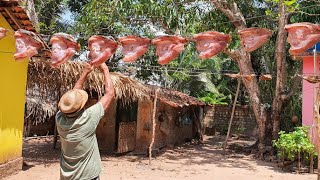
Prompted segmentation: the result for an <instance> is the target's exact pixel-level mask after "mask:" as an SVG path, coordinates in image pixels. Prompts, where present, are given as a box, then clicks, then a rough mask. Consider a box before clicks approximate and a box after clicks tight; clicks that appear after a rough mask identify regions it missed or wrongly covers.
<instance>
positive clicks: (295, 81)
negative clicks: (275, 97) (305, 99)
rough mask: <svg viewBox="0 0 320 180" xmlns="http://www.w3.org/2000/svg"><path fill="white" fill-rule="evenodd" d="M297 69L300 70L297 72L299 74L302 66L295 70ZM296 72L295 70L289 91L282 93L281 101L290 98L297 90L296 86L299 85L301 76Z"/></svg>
mask: <svg viewBox="0 0 320 180" xmlns="http://www.w3.org/2000/svg"><path fill="white" fill-rule="evenodd" d="M298 71H299V72H300V73H299V74H301V73H302V68H300V69H299V70H297V72H298ZM297 72H296V75H295V77H294V81H293V84H292V87H291V90H290V92H288V93H287V94H284V95H282V96H281V99H282V100H283V101H286V100H288V99H290V98H291V97H292V96H293V95H295V93H296V92H297V89H298V87H299V85H300V83H301V78H300V77H299V76H298V73H297Z"/></svg>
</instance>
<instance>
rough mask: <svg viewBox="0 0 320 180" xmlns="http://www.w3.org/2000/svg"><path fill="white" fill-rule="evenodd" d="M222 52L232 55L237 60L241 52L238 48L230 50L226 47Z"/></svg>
mask: <svg viewBox="0 0 320 180" xmlns="http://www.w3.org/2000/svg"><path fill="white" fill-rule="evenodd" d="M222 52H223V53H225V54H226V55H228V56H229V57H231V59H232V60H236V59H237V58H238V57H239V56H240V53H239V51H237V50H230V49H227V48H226V49H224V50H223V51H222Z"/></svg>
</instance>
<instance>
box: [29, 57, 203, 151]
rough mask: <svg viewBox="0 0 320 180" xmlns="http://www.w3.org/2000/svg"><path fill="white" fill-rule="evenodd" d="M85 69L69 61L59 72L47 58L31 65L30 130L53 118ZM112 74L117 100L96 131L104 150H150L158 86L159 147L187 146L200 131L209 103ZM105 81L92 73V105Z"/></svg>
mask: <svg viewBox="0 0 320 180" xmlns="http://www.w3.org/2000/svg"><path fill="white" fill-rule="evenodd" d="M82 70H83V62H79V61H70V62H67V63H65V64H63V65H61V67H60V68H56V69H55V68H52V67H51V66H50V64H49V63H47V62H46V61H43V60H39V59H35V60H32V61H30V62H29V69H28V80H27V106H26V117H27V121H28V124H29V126H30V125H31V124H37V123H40V122H45V121H47V120H48V119H49V117H54V115H55V113H56V112H57V102H58V100H59V99H60V97H61V95H62V94H63V93H65V92H66V91H68V90H69V89H71V88H72V87H73V86H74V84H75V82H76V81H77V80H78V78H79V76H80V74H81V72H82ZM110 74H111V79H112V81H113V84H114V88H115V98H114V100H113V102H112V106H110V108H109V109H108V110H107V112H106V115H105V117H104V118H102V120H101V121H100V124H99V126H98V128H97V130H96V133H97V138H98V143H99V148H100V149H101V150H104V151H107V152H114V151H116V152H118V153H123V152H128V151H133V150H134V151H136V152H144V153H145V152H146V150H147V149H148V146H149V144H150V141H151V137H152V131H151V129H150V127H151V124H152V112H153V110H154V107H153V101H154V92H155V89H157V88H160V92H159V95H158V101H157V102H158V105H157V107H156V119H157V121H156V124H157V127H156V137H155V145H154V147H155V148H159V147H162V146H164V145H167V144H177V143H181V142H184V141H185V139H187V138H193V137H195V134H199V131H201V122H202V117H203V108H202V107H203V106H205V103H203V102H201V101H199V100H198V99H196V98H193V97H190V96H188V95H186V94H184V93H181V92H178V91H174V90H170V89H166V88H162V87H156V86H149V85H143V84H141V83H140V82H138V81H136V80H133V79H131V78H129V77H127V76H124V75H122V74H120V73H110ZM103 82H104V81H103V75H102V73H101V72H100V71H99V70H98V69H95V70H94V71H93V72H92V73H90V74H89V77H88V80H87V81H86V83H85V84H84V89H86V91H87V92H88V93H89V96H90V97H91V98H89V105H92V104H93V103H95V102H96V101H97V100H98V97H100V96H101V95H102V94H103V91H104V87H103V86H104V85H103V84H104V83H103ZM201 109H202V111H201ZM160 121H161V122H160ZM52 122H54V121H53V119H52ZM44 124H45V123H44ZM200 134H201V133H200ZM106 137H107V138H106Z"/></svg>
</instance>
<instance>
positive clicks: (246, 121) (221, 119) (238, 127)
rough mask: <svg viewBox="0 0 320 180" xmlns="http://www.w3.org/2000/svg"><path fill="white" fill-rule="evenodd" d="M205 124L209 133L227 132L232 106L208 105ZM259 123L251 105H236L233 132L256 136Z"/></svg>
mask: <svg viewBox="0 0 320 180" xmlns="http://www.w3.org/2000/svg"><path fill="white" fill-rule="evenodd" d="M207 108H208V109H207V111H206V112H207V113H206V115H205V117H204V118H205V126H206V134H207V135H215V133H216V132H219V133H220V134H226V132H227V130H228V126H229V121H230V117H231V111H232V107H231V106H228V105H214V106H212V107H207ZM256 130H257V125H256V121H255V117H254V114H253V112H252V111H251V109H250V107H249V106H247V105H246V106H239V105H237V106H236V109H235V112H234V118H233V121H232V126H231V133H238V134H245V135H249V136H256V133H257V131H256Z"/></svg>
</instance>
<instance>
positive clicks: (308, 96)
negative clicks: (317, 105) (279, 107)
mask: <svg viewBox="0 0 320 180" xmlns="http://www.w3.org/2000/svg"><path fill="white" fill-rule="evenodd" d="M313 61H314V60H313V56H305V57H303V74H306V75H307V74H313V73H314V68H313V67H314V65H313V64H314V62H313ZM316 65H317V68H316V72H317V73H319V71H320V70H319V68H320V57H318V58H317V62H316ZM314 87H316V88H317V89H316V91H317V90H318V87H319V83H317V84H312V83H309V82H307V81H306V80H303V82H302V125H304V126H310V127H311V126H312V123H313V111H314V109H313V102H314ZM310 132H312V130H310ZM316 132H317V131H316V129H315V128H314V129H313V133H314V134H313V137H314V141H313V142H314V143H315V142H316V137H317V135H316Z"/></svg>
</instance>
